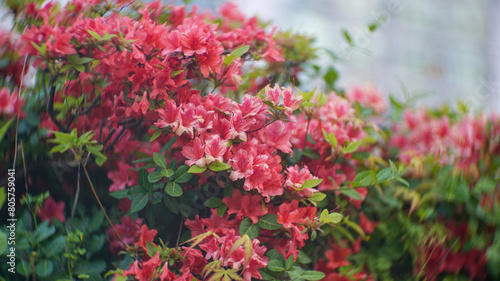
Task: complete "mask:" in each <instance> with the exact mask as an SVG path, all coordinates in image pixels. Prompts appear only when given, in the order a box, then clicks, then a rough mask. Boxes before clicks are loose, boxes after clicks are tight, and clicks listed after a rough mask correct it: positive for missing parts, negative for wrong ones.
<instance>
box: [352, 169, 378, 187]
mask: <svg viewBox="0 0 500 281" xmlns="http://www.w3.org/2000/svg"><path fill="white" fill-rule="evenodd" d="M373 175H374V172H372V171H362V172H359V173H358V174H357V175H356V177H355V178H354V181H353V183H352V186H353V187H359V186H369V185H372V184H373V179H374V177H373Z"/></svg>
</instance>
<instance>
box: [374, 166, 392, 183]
mask: <svg viewBox="0 0 500 281" xmlns="http://www.w3.org/2000/svg"><path fill="white" fill-rule="evenodd" d="M391 175H392V170H391V168H385V169H382V170H380V171H379V172H378V173H377V175H376V178H377V182H384V181H386V180H388V179H389V178H390V177H391Z"/></svg>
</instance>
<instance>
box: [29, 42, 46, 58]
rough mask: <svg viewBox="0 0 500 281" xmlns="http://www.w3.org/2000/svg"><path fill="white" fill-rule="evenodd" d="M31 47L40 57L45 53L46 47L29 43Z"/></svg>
mask: <svg viewBox="0 0 500 281" xmlns="http://www.w3.org/2000/svg"><path fill="white" fill-rule="evenodd" d="M31 45H33V47H35V49H36V50H37V51H38V52H39V53H40V54H41V55H42V56H45V54H46V53H47V45H45V44H42V46H38V45H37V44H36V43H35V42H33V41H31Z"/></svg>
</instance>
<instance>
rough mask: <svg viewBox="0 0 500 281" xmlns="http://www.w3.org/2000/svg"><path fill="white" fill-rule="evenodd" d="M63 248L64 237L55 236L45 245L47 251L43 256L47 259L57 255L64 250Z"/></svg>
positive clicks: (64, 243)
mask: <svg viewBox="0 0 500 281" xmlns="http://www.w3.org/2000/svg"><path fill="white" fill-rule="evenodd" d="M65 246H66V238H64V236H62V235H60V236H57V237H56V238H55V239H54V240H52V241H50V243H49V244H48V245H47V247H46V249H47V250H46V251H45V255H46V256H47V257H49V258H50V257H53V256H55V255H58V254H59V253H61V252H62V251H63V250H64V247H65Z"/></svg>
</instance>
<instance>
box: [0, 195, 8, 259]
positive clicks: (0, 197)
mask: <svg viewBox="0 0 500 281" xmlns="http://www.w3.org/2000/svg"><path fill="white" fill-rule="evenodd" d="M5 198H7V194H6V193H5V186H2V187H0V210H1V209H2V207H3V203H4V202H5ZM1 254H2V251H0V255H1Z"/></svg>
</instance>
